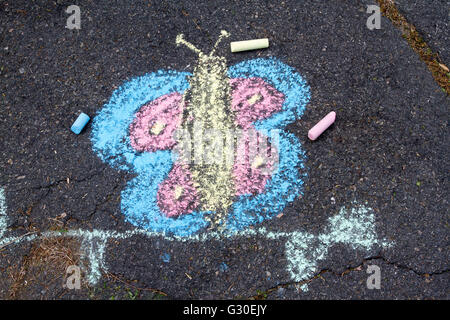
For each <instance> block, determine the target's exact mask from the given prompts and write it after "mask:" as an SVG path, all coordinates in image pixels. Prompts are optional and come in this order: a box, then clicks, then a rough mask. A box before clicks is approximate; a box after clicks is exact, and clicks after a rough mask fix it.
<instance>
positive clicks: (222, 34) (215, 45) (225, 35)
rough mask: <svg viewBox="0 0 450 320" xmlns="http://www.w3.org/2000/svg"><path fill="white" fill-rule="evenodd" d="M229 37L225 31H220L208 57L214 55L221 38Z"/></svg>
mask: <svg viewBox="0 0 450 320" xmlns="http://www.w3.org/2000/svg"><path fill="white" fill-rule="evenodd" d="M229 36H230V34H229V33H228V32H227V31H225V30H222V31H220V36H219V39H217V41H216V43H215V44H214V47H213V49H212V51H211V53H210V54H209V55H210V56H212V55H214V53H215V52H216V49H217V46H218V45H219V43H220V42H221V41H222V39H223V38H228V37H229Z"/></svg>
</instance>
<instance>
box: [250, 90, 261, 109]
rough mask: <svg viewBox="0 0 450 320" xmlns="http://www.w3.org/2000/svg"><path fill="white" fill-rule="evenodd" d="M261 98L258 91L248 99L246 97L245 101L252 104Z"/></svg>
mask: <svg viewBox="0 0 450 320" xmlns="http://www.w3.org/2000/svg"><path fill="white" fill-rule="evenodd" d="M261 99H262V95H260V94H259V93H255V94H254V95H253V96H251V97H250V98H249V99H247V102H248V104H249V105H251V106H252V105H254V104H255V103H257V102H259V101H260V100H261Z"/></svg>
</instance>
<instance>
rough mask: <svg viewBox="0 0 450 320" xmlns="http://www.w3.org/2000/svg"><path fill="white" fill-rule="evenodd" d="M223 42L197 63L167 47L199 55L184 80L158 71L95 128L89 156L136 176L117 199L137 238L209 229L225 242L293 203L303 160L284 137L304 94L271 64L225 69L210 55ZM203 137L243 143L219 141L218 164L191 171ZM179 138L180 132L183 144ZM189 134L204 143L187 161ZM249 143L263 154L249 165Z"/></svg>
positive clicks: (116, 96)
mask: <svg viewBox="0 0 450 320" xmlns="http://www.w3.org/2000/svg"><path fill="white" fill-rule="evenodd" d="M228 36H229V35H228V33H227V32H225V31H222V32H221V35H220V37H219V39H218V40H217V42H216V44H215V46H214V48H213V50H212V51H211V53H209V54H205V53H203V52H201V51H200V50H199V49H197V48H196V47H195V46H194V45H192V44H191V43H189V42H187V41H186V40H185V39H184V37H183V35H178V36H177V38H176V44H178V45H181V44H183V45H185V46H187V47H188V48H189V49H190V50H192V51H193V52H195V53H196V54H197V55H198V64H197V66H196V67H195V68H194V71H193V73H192V74H190V73H188V72H180V71H173V70H159V71H157V72H154V73H150V74H146V75H144V76H142V77H137V78H134V79H132V80H130V81H128V82H126V83H125V84H124V85H122V86H121V87H120V88H119V89H117V90H116V91H115V92H114V93H113V95H112V97H111V99H110V101H109V102H108V103H107V104H106V105H105V106H104V107H103V108H102V109H101V110H100V112H99V113H98V115H97V116H96V117H95V118H94V124H93V132H92V136H91V139H92V142H93V149H94V151H95V152H96V153H97V155H98V156H99V157H100V158H101V159H102V160H103V161H105V162H107V163H109V164H110V165H111V166H112V167H114V168H117V169H120V170H126V171H127V172H130V173H133V174H135V175H136V177H135V178H133V179H132V180H131V181H129V182H128V184H127V186H126V188H125V189H124V190H123V191H122V194H121V211H122V212H123V214H124V215H125V217H126V220H127V221H128V222H130V223H132V224H133V225H135V226H137V227H139V228H143V229H146V230H149V231H152V232H160V233H164V234H173V235H176V236H190V235H193V234H195V233H198V232H200V231H202V230H203V231H204V232H208V231H210V230H211V229H220V230H222V231H223V234H225V235H232V234H234V233H236V232H238V231H241V230H244V229H246V228H247V227H249V226H251V225H255V224H258V223H261V222H262V221H264V220H266V219H271V218H273V217H274V216H276V215H277V214H278V213H280V212H281V211H282V210H283V209H284V208H285V206H286V205H287V203H289V202H292V201H293V200H295V199H296V198H297V197H298V196H299V195H300V194H301V193H302V188H303V180H304V178H305V174H304V173H301V172H304V170H303V169H304V164H303V163H304V159H305V155H304V152H303V150H302V148H301V144H300V141H299V140H298V139H297V138H296V137H295V136H294V135H293V134H291V133H289V132H287V131H286V130H285V127H286V125H288V124H289V123H291V122H294V121H296V120H298V119H299V118H300V117H301V115H302V114H303V112H304V109H305V106H306V104H307V103H308V101H309V99H310V90H309V87H308V85H307V84H306V82H305V81H304V80H303V79H302V77H301V76H300V75H299V74H298V73H297V72H296V71H295V70H294V69H293V68H292V67H290V66H288V65H286V64H284V63H283V62H281V61H280V60H278V59H276V58H258V59H252V60H248V61H244V62H241V63H238V64H236V65H234V66H232V67H229V68H228V67H227V61H226V59H225V58H224V57H221V56H217V55H215V51H216V48H217V46H218V44H219V43H220V41H221V40H222V39H223V38H225V37H228ZM195 128H201V130H195ZM208 130H213V131H214V132H215V133H216V134H217V133H220V136H222V137H229V134H230V132H236V130H241V131H240V132H241V133H242V134H241V135H240V136H239V137H237V138H231V139H229V140H227V139H225V138H224V139H225V140H227V141H231V142H233V141H234V142H235V144H233V143H230V144H228V143H224V146H223V147H222V148H221V149H220V151H219V154H218V158H220V159H225V160H224V161H218V162H217V163H206V164H205V163H204V162H200V163H198V162H196V161H191V160H192V159H197V158H198V157H201V156H202V155H203V154H204V151H205V150H206V149H208V148H209V147H210V143H211V142H208V139H207V138H208V134H206V133H207V132H208ZM180 132H189V133H190V135H189V136H190V138H191V141H188V142H186V141H185V140H183V139H184V138H183V137H184V135H180V134H179V133H180ZM197 132H203V136H204V137H203V139H204V140H200V141H203V142H201V143H196V144H195V149H194V150H193V152H190V150H188V149H189V148H188V147H186V146H189V145H191V142H193V141H194V142H195V141H197V142H198V141H199V139H198V137H197V136H196V133H197ZM274 132H276V135H274V134H273V133H274ZM255 134H256V135H257V136H258V139H263V140H264V139H266V140H267V141H268V145H267V149H264V148H262V149H261V150H258V151H257V153H258V154H257V156H256V157H255V158H253V159H249V158H248V156H247V154H248V151H249V149H250V148H251V146H250V145H251V141H252V140H254V139H251V138H250V136H252V135H255ZM205 136H206V139H205ZM234 139H236V140H234ZM187 155H188V156H187ZM230 155H231V161H228V160H230Z"/></svg>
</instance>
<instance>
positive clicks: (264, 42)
mask: <svg viewBox="0 0 450 320" xmlns="http://www.w3.org/2000/svg"><path fill="white" fill-rule="evenodd" d="M268 47H269V39H267V38H264V39H255V40H247V41H235V42H231V52H239V51H247V50H255V49H263V48H268Z"/></svg>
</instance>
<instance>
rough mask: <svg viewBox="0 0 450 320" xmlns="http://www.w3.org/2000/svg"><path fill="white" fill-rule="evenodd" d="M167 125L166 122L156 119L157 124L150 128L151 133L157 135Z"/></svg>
mask: <svg viewBox="0 0 450 320" xmlns="http://www.w3.org/2000/svg"><path fill="white" fill-rule="evenodd" d="M165 127H166V124H165V123H164V122H161V121H156V122H155V124H154V125H153V126H152V128H151V129H150V133H151V134H153V135H155V136H157V135H159V134H160V133H161V132H162V131H163V130H164V128H165Z"/></svg>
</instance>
